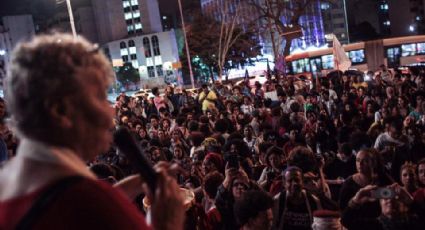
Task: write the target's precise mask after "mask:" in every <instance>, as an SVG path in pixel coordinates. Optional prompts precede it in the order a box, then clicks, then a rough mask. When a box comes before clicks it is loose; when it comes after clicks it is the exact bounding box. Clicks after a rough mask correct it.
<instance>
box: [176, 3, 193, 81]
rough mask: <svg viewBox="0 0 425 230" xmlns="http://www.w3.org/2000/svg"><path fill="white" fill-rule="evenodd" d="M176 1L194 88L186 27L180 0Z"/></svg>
mask: <svg viewBox="0 0 425 230" xmlns="http://www.w3.org/2000/svg"><path fill="white" fill-rule="evenodd" d="M178 2H179V10H180V17H181V19H182V27H183V37H184V43H185V46H186V56H187V63H188V65H189V74H190V81H191V83H192V88H195V80H194V79H193V71H192V63H191V62H190V60H191V58H190V52H189V45H188V44H187V37H186V27H185V25H184V18H183V10H182V3H181V2H180V0H178Z"/></svg>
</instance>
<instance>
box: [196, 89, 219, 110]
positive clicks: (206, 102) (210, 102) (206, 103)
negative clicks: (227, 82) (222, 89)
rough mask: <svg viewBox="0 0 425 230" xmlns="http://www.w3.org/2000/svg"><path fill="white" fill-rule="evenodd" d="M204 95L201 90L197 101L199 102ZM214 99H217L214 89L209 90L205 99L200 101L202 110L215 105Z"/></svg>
mask: <svg viewBox="0 0 425 230" xmlns="http://www.w3.org/2000/svg"><path fill="white" fill-rule="evenodd" d="M204 97H205V92H204V91H202V92H201V94H199V102H201V101H202V99H203V98H204ZM216 99H217V95H216V94H215V93H214V91H209V92H208V95H207V96H206V98H205V100H204V101H203V102H202V111H206V110H207V109H208V108H210V107H215V103H214V100H216Z"/></svg>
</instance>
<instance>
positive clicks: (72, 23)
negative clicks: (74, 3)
mask: <svg viewBox="0 0 425 230" xmlns="http://www.w3.org/2000/svg"><path fill="white" fill-rule="evenodd" d="M66 8H67V9H68V15H69V22H70V23H71V31H72V35H73V36H74V38H76V37H77V32H76V31H75V23H74V14H73V13H72V7H71V0H66Z"/></svg>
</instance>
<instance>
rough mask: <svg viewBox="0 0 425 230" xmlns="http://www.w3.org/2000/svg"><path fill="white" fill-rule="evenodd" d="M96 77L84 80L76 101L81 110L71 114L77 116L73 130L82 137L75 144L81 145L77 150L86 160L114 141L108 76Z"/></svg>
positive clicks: (78, 137)
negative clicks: (107, 95) (106, 87)
mask: <svg viewBox="0 0 425 230" xmlns="http://www.w3.org/2000/svg"><path fill="white" fill-rule="evenodd" d="M92 78H94V79H91V80H90V81H87V82H85V83H84V84H83V83H81V93H80V95H75V101H74V103H75V104H74V106H75V107H76V108H75V111H78V112H75V113H74V115H73V117H70V118H71V119H72V120H73V127H72V129H74V132H73V133H74V135H75V136H76V139H78V140H76V142H78V143H74V144H75V145H76V146H78V148H80V149H77V151H78V152H80V153H81V154H83V158H84V159H86V160H89V159H90V160H91V159H92V158H93V157H94V156H96V155H97V154H99V153H101V152H105V151H107V150H108V148H109V145H110V143H111V142H112V135H111V133H110V132H109V130H110V129H111V128H112V127H113V122H112V120H113V115H114V110H113V108H112V107H111V106H110V105H109V102H108V100H107V97H106V90H105V87H104V86H105V85H106V82H105V80H104V79H103V78H102V77H100V76H97V78H96V77H95V76H93V77H92ZM81 81H83V80H81ZM99 95H102V96H99ZM77 108H78V109H77Z"/></svg>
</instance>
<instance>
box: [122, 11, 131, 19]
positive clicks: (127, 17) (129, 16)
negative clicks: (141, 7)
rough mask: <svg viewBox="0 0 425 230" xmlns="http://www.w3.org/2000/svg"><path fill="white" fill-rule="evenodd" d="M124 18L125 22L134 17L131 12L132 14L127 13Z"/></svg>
mask: <svg viewBox="0 0 425 230" xmlns="http://www.w3.org/2000/svg"><path fill="white" fill-rule="evenodd" d="M124 18H125V20H127V19H131V18H133V16H131V12H130V13H125V15H124Z"/></svg>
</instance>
